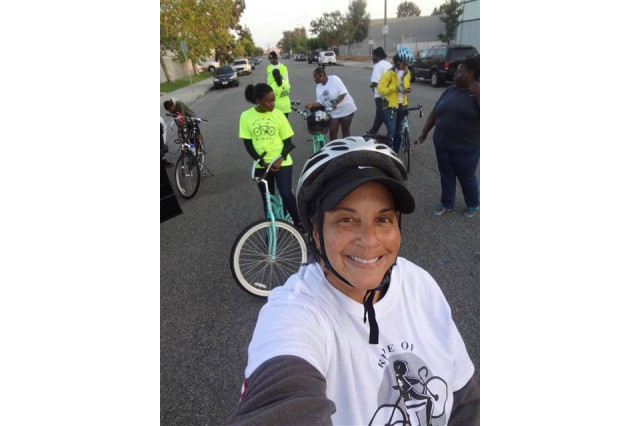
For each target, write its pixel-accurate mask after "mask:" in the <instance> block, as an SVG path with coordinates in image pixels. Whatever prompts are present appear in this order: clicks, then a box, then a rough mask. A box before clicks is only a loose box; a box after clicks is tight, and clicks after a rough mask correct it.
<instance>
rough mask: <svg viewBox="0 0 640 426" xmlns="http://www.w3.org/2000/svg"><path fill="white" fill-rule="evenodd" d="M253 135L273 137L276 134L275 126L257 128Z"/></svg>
mask: <svg viewBox="0 0 640 426" xmlns="http://www.w3.org/2000/svg"><path fill="white" fill-rule="evenodd" d="M253 134H254V135H255V136H262V135H264V134H267V135H269V136H273V135H275V134H276V128H275V127H273V126H256V127H255V128H254V129H253Z"/></svg>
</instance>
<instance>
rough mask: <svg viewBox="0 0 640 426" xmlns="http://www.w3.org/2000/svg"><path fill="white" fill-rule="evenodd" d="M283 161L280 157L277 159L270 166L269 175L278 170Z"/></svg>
mask: <svg viewBox="0 0 640 426" xmlns="http://www.w3.org/2000/svg"><path fill="white" fill-rule="evenodd" d="M283 161H284V158H282V157H280V158H278V159H277V160H276V161H274V162H273V165H272V166H271V170H270V172H271V173H276V172H277V171H278V170H280V166H281V165H282V162H283Z"/></svg>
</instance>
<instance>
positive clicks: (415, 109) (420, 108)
mask: <svg viewBox="0 0 640 426" xmlns="http://www.w3.org/2000/svg"><path fill="white" fill-rule="evenodd" d="M417 110H420V118H422V104H418V106H417V107H413V108H407V111H417Z"/></svg>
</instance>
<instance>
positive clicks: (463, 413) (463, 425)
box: [447, 374, 480, 426]
mask: <svg viewBox="0 0 640 426" xmlns="http://www.w3.org/2000/svg"><path fill="white" fill-rule="evenodd" d="M447 424H448V425H449V426H480V386H478V381H477V380H476V375H475V374H474V375H473V376H472V377H471V379H470V380H469V382H468V383H467V384H466V385H464V387H463V388H462V389H460V390H459V391H456V392H454V393H453V407H451V418H450V419H449V423H447Z"/></svg>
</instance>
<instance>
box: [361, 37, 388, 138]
mask: <svg viewBox="0 0 640 426" xmlns="http://www.w3.org/2000/svg"><path fill="white" fill-rule="evenodd" d="M386 58H387V54H386V53H385V51H384V49H383V48H382V47H380V46H378V47H376V48H375V49H373V52H372V54H371V59H372V60H373V64H374V65H373V71H371V85H370V86H369V87H371V90H373V100H374V102H375V103H376V116H375V118H374V120H373V126H371V129H369V130H368V131H367V133H369V134H372V135H375V134H377V133H378V130H380V127H382V123H384V115H383V114H382V97H381V96H380V93H378V82H379V81H380V78H381V77H382V74H384V73H385V72H386V71H387V70H388V69H389V68H391V63H390V62H389V61H386V60H385V59H386Z"/></svg>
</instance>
